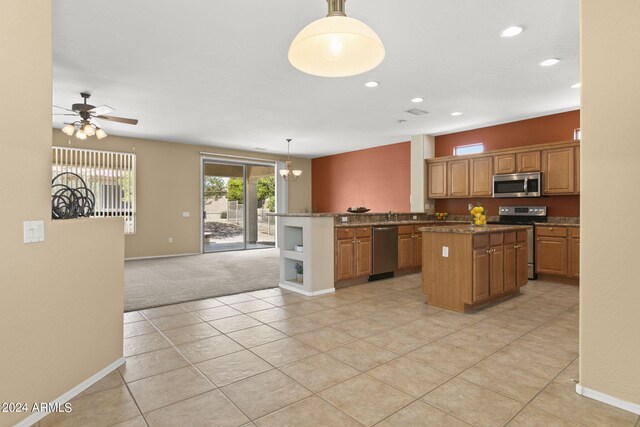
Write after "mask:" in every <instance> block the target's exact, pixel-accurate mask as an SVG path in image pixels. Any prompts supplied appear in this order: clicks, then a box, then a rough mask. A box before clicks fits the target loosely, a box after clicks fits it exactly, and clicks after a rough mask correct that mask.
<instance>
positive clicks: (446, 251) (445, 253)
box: [442, 246, 449, 258]
mask: <svg viewBox="0 0 640 427" xmlns="http://www.w3.org/2000/svg"><path fill="white" fill-rule="evenodd" d="M442 256H443V257H445V258H449V246H443V247H442Z"/></svg>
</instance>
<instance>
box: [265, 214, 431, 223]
mask: <svg viewBox="0 0 640 427" xmlns="http://www.w3.org/2000/svg"><path fill="white" fill-rule="evenodd" d="M387 214H388V212H364V213H355V212H339V213H336V212H319V213H313V212H306V213H305V212H301V213H286V212H284V213H276V212H267V216H293V217H327V216H328V217H334V218H338V217H341V216H354V217H358V216H373V215H387ZM391 215H422V213H416V212H391ZM398 222H400V221H398ZM422 222H424V221H422Z"/></svg>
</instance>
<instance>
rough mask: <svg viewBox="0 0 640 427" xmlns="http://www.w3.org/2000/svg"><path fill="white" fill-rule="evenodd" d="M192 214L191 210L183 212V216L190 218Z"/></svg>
mask: <svg viewBox="0 0 640 427" xmlns="http://www.w3.org/2000/svg"><path fill="white" fill-rule="evenodd" d="M190 216H191V212H182V217H183V218H189V217H190Z"/></svg>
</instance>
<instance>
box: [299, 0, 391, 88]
mask: <svg viewBox="0 0 640 427" xmlns="http://www.w3.org/2000/svg"><path fill="white" fill-rule="evenodd" d="M345 2H346V0H327V3H328V5H329V13H328V14H327V16H326V17H325V18H322V19H318V20H317V21H314V22H312V23H310V24H309V25H307V26H306V27H304V28H303V29H302V31H300V32H299V33H298V35H297V36H296V37H295V38H294V39H293V42H292V43H291V46H290V47H289V55H288V56H289V62H290V63H291V65H293V66H294V67H295V68H297V69H298V70H300V71H302V72H304V73H307V74H311V75H314V76H319V77H348V76H355V75H358V74H362V73H365V72H367V71H369V70H372V69H374V68H376V67H377V66H378V65H380V64H381V63H382V61H383V60H384V56H385V50H384V45H383V44H382V41H381V40H380V37H378V35H377V34H376V33H375V31H373V30H372V29H371V28H370V27H369V26H368V25H367V24H365V23H363V22H361V21H358V20H357V19H353V18H349V17H347V15H346V14H345V11H344V10H345V9H344V4H345Z"/></svg>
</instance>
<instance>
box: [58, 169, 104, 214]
mask: <svg viewBox="0 0 640 427" xmlns="http://www.w3.org/2000/svg"><path fill="white" fill-rule="evenodd" d="M95 205H96V198H95V196H94V194H93V191H91V190H90V189H89V188H88V187H87V184H86V183H85V182H84V179H82V177H81V176H80V175H78V174H75V173H73V172H63V173H61V174H58V175H57V176H56V177H55V178H53V179H52V180H51V217H52V218H53V219H71V218H81V217H89V216H91V215H92V214H93V209H94V208H95Z"/></svg>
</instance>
